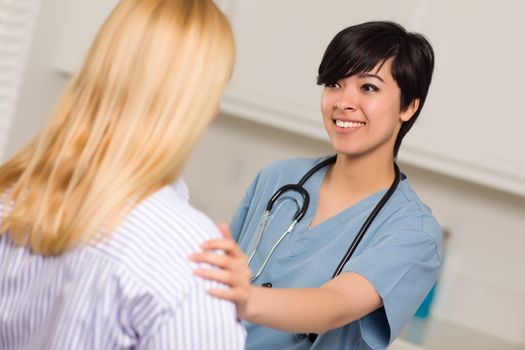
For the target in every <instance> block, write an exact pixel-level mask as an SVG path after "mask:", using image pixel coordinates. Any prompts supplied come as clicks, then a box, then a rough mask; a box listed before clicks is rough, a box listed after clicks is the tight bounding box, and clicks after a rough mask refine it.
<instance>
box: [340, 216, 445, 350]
mask: <svg viewBox="0 0 525 350" xmlns="http://www.w3.org/2000/svg"><path fill="white" fill-rule="evenodd" d="M419 220H421V227H422V229H421V230H415V229H414V228H413V225H407V226H405V227H411V229H406V228H405V229H403V228H401V227H400V226H401V225H399V226H398V225H396V226H398V228H397V229H396V228H395V227H391V228H389V229H388V230H389V231H388V232H386V233H385V234H383V235H382V236H381V239H379V240H378V241H377V242H373V243H372V244H371V246H369V247H368V248H366V249H364V250H363V251H362V252H361V253H360V254H359V255H356V256H355V257H354V258H352V259H351V260H350V261H349V262H348V263H347V265H346V266H345V268H344V271H345V272H347V271H353V272H356V273H358V274H360V275H362V276H363V277H365V278H366V279H367V280H368V281H369V282H370V283H372V285H373V286H374V288H375V289H376V291H377V292H378V294H379V296H380V297H381V299H382V300H383V307H382V308H380V309H379V310H376V311H375V312H373V313H371V314H369V315H367V316H365V317H364V318H362V319H361V320H360V321H359V322H360V328H361V334H362V336H363V339H364V340H365V341H366V342H367V343H368V345H369V346H370V347H372V348H373V349H375V348H385V347H387V346H388V345H389V344H390V343H391V342H392V341H393V340H394V339H395V338H396V337H397V335H398V334H399V333H400V331H401V330H402V328H403V327H404V326H405V324H406V323H407V322H408V321H409V320H410V318H412V316H413V315H414V314H415V312H416V310H417V308H418V307H419V306H420V305H421V303H422V301H423V299H424V298H425V296H426V295H427V294H428V292H429V291H430V289H431V288H432V286H433V285H434V283H435V282H436V280H437V277H438V274H439V268H440V264H441V253H440V248H439V247H440V237H441V230H440V227H439V225H438V224H437V222H436V221H435V220H433V218H429V217H427V218H424V217H423V218H419Z"/></svg>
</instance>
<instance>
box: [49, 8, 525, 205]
mask: <svg viewBox="0 0 525 350" xmlns="http://www.w3.org/2000/svg"><path fill="white" fill-rule="evenodd" d="M110 2H111V1H110ZM110 2H108V1H103V0H97V1H90V2H89V3H87V2H84V1H81V0H71V3H72V4H74V6H78V9H81V10H70V14H71V16H72V17H71V18H70V19H69V20H68V22H67V27H68V28H67V29H66V33H80V34H74V35H75V36H74V38H75V39H74V40H73V37H71V34H68V35H66V39H68V40H64V41H63V47H62V49H61V50H60V52H59V55H58V56H57V65H58V66H59V67H61V68H62V69H63V70H66V71H71V70H74V67H76V66H78V64H77V63H76V62H77V61H78V60H79V57H81V55H82V54H83V52H82V50H84V47H85V46H87V44H88V40H87V39H86V37H85V33H87V32H88V31H89V33H92V28H93V25H94V24H99V23H100V21H101V20H100V16H101V15H102V13H104V12H105V11H106V9H108V7H109V6H108V3H110ZM218 2H219V4H220V5H221V7H222V8H223V9H224V10H225V12H226V13H227V14H228V16H229V17H230V19H231V22H232V25H233V28H234V31H235V35H236V40H237V62H236V67H235V71H234V75H233V78H232V81H231V83H230V85H229V87H228V88H227V90H226V92H225V95H224V98H223V103H222V109H223V111H224V112H226V113H229V114H233V115H236V116H238V117H242V118H246V119H250V120H254V121H257V122H260V123H265V124H269V125H272V126H274V127H277V128H283V129H286V130H290V131H292V132H296V133H300V134H304V135H306V136H309V137H315V138H322V139H325V138H326V136H325V132H324V129H323V127H322V122H321V115H320V108H319V105H320V88H319V87H318V86H316V84H315V81H316V75H317V68H318V65H319V63H320V61H321V57H322V54H323V52H324V49H325V48H326V46H327V45H328V42H329V41H330V39H331V38H332V37H333V36H334V35H335V34H336V33H337V32H338V31H339V30H341V29H343V28H345V27H347V26H349V25H352V24H356V23H359V22H362V21H366V20H374V19H386V20H395V21H398V22H400V23H401V24H403V25H404V26H406V27H407V28H408V29H409V30H414V31H418V32H422V33H423V34H425V35H426V36H427V37H428V38H429V39H430V41H431V42H432V44H433V46H434V49H435V51H436V70H435V75H434V80H433V83H432V86H431V89H430V94H429V97H428V100H427V105H426V106H425V108H424V110H423V113H422V114H421V116H420V118H419V119H418V121H417V123H416V124H415V126H414V128H413V130H412V131H411V132H410V133H409V135H408V136H407V137H406V139H405V141H404V144H403V146H402V149H401V151H400V156H399V158H400V160H402V161H405V162H407V163H410V164H414V165H417V166H420V167H423V168H426V169H430V170H433V171H437V172H441V173H444V174H448V175H451V176H455V177H459V178H463V179H466V180H469V181H472V182H476V183H481V184H484V185H487V186H490V187H494V188H498V189H501V190H504V191H508V192H511V193H515V194H517V195H520V196H525V155H524V153H525V138H524V137H523V136H522V133H523V132H524V131H525V113H524V112H523V108H522V106H521V105H522V103H521V101H522V100H525V96H522V95H525V90H524V89H523V85H524V84H525V66H524V64H523V62H525V44H524V40H523V39H522V36H523V34H525V22H524V21H523V20H522V18H521V17H522V15H523V14H524V13H525V2H522V1H520V0H505V1H498V2H496V1H488V0H486V1H482V0H463V1H454V0H442V1H430V0H399V1H391V0H375V1H350V0H327V1H318V0H286V1H282V0H264V1H260V0H219V1H218ZM88 7H89V8H91V10H88V9H87V8H88ZM95 7H98V9H94V8H95ZM88 15H89V16H98V17H97V18H93V19H92V20H90V21H87V20H86V16H88ZM75 16H80V17H82V18H74V17H75ZM88 27H89V28H88ZM83 28H88V30H87V31H86V30H85V29H83ZM82 33H84V34H82Z"/></svg>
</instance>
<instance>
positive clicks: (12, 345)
mask: <svg viewBox="0 0 525 350" xmlns="http://www.w3.org/2000/svg"><path fill="white" fill-rule="evenodd" d="M233 60H234V41H233V36H232V32H231V29H230V26H229V24H228V22H227V20H226V18H225V17H224V15H223V14H222V13H221V12H220V10H219V9H218V8H217V7H216V5H215V4H214V3H213V2H212V1H211V0H122V1H121V2H120V3H119V4H118V5H117V6H116V8H115V9H114V10H113V12H112V13H111V14H110V16H109V17H108V19H107V20H106V22H105V23H104V25H103V26H102V28H101V30H100V31H99V33H98V35H97V37H96V39H95V41H94V43H93V45H92V47H91V49H90V51H89V53H88V55H87V58H86V60H85V62H84V64H83V66H82V68H81V70H80V72H79V73H78V75H77V76H75V77H74V79H73V80H72V82H71V84H70V85H69V86H68V88H67V90H66V91H65V93H64V95H63V96H62V98H61V99H60V100H59V102H58V105H57V107H56V110H55V112H54V113H53V114H52V116H51V118H50V120H49V122H48V124H47V125H46V126H45V127H44V128H43V129H42V130H41V131H40V132H39V133H38V134H37V135H36V137H35V138H34V139H33V140H32V141H31V142H30V143H28V144H27V145H26V146H25V147H24V148H23V149H22V150H21V151H20V152H19V153H17V154H16V155H14V156H13V157H12V158H11V159H10V160H9V161H7V162H6V163H5V164H3V165H2V166H1V167H0V193H1V194H2V198H1V201H0V210H1V212H2V217H1V235H0V266H2V268H1V269H0V310H2V311H1V316H0V348H2V349H21V348H23V349H37V348H38V349H44V348H45V349H48V348H49V349H73V348H74V349H119V348H148V349H150V348H151V349H153V348H155V349H160V348H162V349H164V348H166V349H167V348H185V349H190V348H191V349H201V348H206V349H238V348H242V347H243V343H244V331H243V329H242V327H241V326H240V325H239V323H238V322H237V320H236V317H235V309H234V305H233V303H231V302H228V301H222V300H219V299H216V298H213V297H211V296H209V295H208V294H207V293H206V290H207V289H208V288H210V287H211V286H213V285H215V287H220V286H219V285H217V284H216V283H210V282H203V281H202V280H200V279H197V278H195V277H194V276H193V274H192V269H193V268H194V267H195V266H194V265H192V263H190V262H189V261H188V260H187V256H188V255H189V254H190V253H192V252H194V251H196V250H197V249H198V246H199V244H200V243H201V242H203V241H205V240H206V239H210V238H212V237H219V235H220V234H219V232H218V230H217V229H216V227H215V226H214V225H213V223H212V222H211V221H210V220H209V219H207V218H206V217H205V216H204V215H203V214H202V213H200V212H198V211H197V210H196V209H194V208H192V207H191V205H190V204H189V203H188V198H187V196H188V193H187V188H186V187H185V185H184V184H183V183H182V182H181V181H180V180H178V181H176V180H177V177H178V175H179V173H180V170H181V167H182V165H183V163H184V160H185V159H186V157H187V156H188V154H189V152H190V150H191V149H192V147H193V145H194V144H195V142H196V140H197V138H198V137H199V136H200V135H201V133H202V132H203V130H204V129H205V128H206V126H207V125H208V124H209V123H210V121H211V120H212V118H213V117H214V115H215V114H216V111H217V106H218V103H219V99H220V96H221V93H222V90H223V88H224V86H225V84H226V83H227V81H228V79H229V77H230V74H231V69H232V65H233Z"/></svg>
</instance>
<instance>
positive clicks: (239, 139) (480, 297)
mask: <svg viewBox="0 0 525 350" xmlns="http://www.w3.org/2000/svg"><path fill="white" fill-rule="evenodd" d="M65 4H66V0H44V1H43V4H42V6H41V13H40V17H39V21H38V24H37V30H36V34H35V37H34V40H33V45H32V49H31V52H30V56H29V65H28V69H27V70H26V76H25V77H24V81H23V86H22V91H21V93H20V99H19V101H18V105H17V109H16V114H15V118H14V121H13V123H12V129H11V133H10V137H9V140H8V145H7V154H8V155H9V154H12V153H13V152H14V151H15V150H16V149H18V148H19V147H20V146H21V145H22V144H23V143H25V142H26V141H27V140H28V139H29V137H30V136H32V135H33V134H34V132H35V131H36V130H37V128H38V127H40V126H41V125H42V123H43V120H44V118H45V116H46V115H47V113H48V112H49V111H50V108H51V106H52V105H53V102H54V100H55V99H56V97H57V96H58V94H59V92H60V91H61V90H62V89H63V87H64V84H65V82H66V78H64V77H62V76H60V75H59V74H58V73H57V72H56V71H54V70H53V67H52V66H53V63H52V62H53V60H54V54H55V47H56V45H57V41H56V40H57V38H58V37H59V32H60V28H61V25H62V23H63V18H62V17H61V14H62V13H63V12H64V6H65ZM422 117H424V116H422ZM298 127H300V125H298ZM329 152H330V148H329V146H328V145H327V144H326V143H324V142H322V141H318V140H312V139H307V138H305V137H300V136H297V135H294V134H291V133H288V132H284V131H280V130H275V129H272V128H270V127H267V126H261V125H258V124H255V123H251V122H247V121H243V120H240V119H236V118H232V117H222V118H220V119H219V120H217V121H216V122H215V123H214V124H213V125H212V126H211V127H210V129H209V130H208V131H207V133H206V134H205V135H204V137H203V139H202V142H201V143H200V144H199V146H198V147H197V149H196V151H195V153H194V154H193V156H192V158H191V159H190V161H189V163H188V164H187V168H186V171H185V173H184V175H185V178H186V180H187V182H188V183H189V185H190V189H191V191H192V198H193V201H194V203H195V204H197V205H198V206H200V207H201V208H203V209H204V210H205V211H206V212H208V213H209V214H210V215H211V216H212V217H213V218H214V219H215V220H217V221H228V220H229V217H230V216H231V213H232V212H233V211H234V208H235V206H236V204H237V202H238V201H239V199H240V198H241V196H242V194H243V192H244V190H245V188H246V187H247V186H248V184H249V183H250V182H251V180H252V178H253V177H254V176H255V174H256V173H257V171H258V170H259V169H260V168H262V167H263V166H264V165H265V164H267V163H269V162H270V161H273V160H276V159H280V158H286V157H295V156H312V155H321V154H326V153H329ZM402 167H403V169H404V171H405V172H406V173H408V175H409V177H410V179H411V181H412V183H413V185H414V186H415V187H416V189H417V190H418V191H419V193H420V195H421V197H422V198H423V199H424V200H425V201H426V202H427V203H428V204H430V206H431V207H432V208H433V210H434V212H435V214H436V216H437V217H438V218H439V219H440V221H441V223H442V224H443V226H445V227H447V228H449V229H450V230H451V233H452V239H451V241H450V242H449V245H448V250H447V256H446V264H445V268H444V271H443V276H442V279H441V282H440V288H439V290H438V298H437V300H436V302H435V304H434V309H433V316H434V317H437V318H441V319H444V320H449V321H452V322H455V323H458V324H460V325H463V326H466V327H469V328H474V329H478V330H481V331H483V332H485V333H488V334H492V335H494V336H498V337H501V338H504V339H507V340H508V341H512V342H514V343H521V344H525V303H524V302H523V300H524V298H525V278H523V275H524V273H523V271H525V259H524V258H523V254H522V250H523V247H525V229H524V227H525V215H524V214H525V198H523V197H515V196H512V195H509V194H506V193H502V192H498V191H495V190H491V189H487V188H484V187H480V186H477V185H473V184H469V183H467V182H463V181H459V180H455V179H453V178H449V177H447V176H443V175H437V174H435V173H431V172H428V171H424V170H421V169H417V168H414V167H408V166H403V165H402Z"/></svg>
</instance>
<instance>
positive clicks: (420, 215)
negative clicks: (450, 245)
mask: <svg viewBox="0 0 525 350" xmlns="http://www.w3.org/2000/svg"><path fill="white" fill-rule="evenodd" d="M389 207H390V210H387V211H388V212H389V213H388V214H389V218H388V225H389V228H391V229H393V230H396V231H397V230H398V229H399V230H402V231H404V232H406V231H412V232H414V233H417V234H418V235H420V236H421V237H420V238H422V239H426V240H427V241H429V243H432V245H434V246H435V247H436V248H438V247H439V246H440V244H441V238H442V233H441V226H440V224H439V222H438V220H437V219H436V217H435V216H434V215H433V213H432V210H431V209H430V207H429V206H428V205H426V204H425V203H424V202H423V201H422V200H421V199H420V198H419V196H418V195H417V193H416V192H415V191H414V189H413V188H412V186H411V185H410V183H409V181H408V179H407V178H405V179H404V180H403V181H401V183H400V184H399V186H398V189H397V190H396V192H395V194H394V195H393V196H392V199H391V204H390V205H389Z"/></svg>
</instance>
